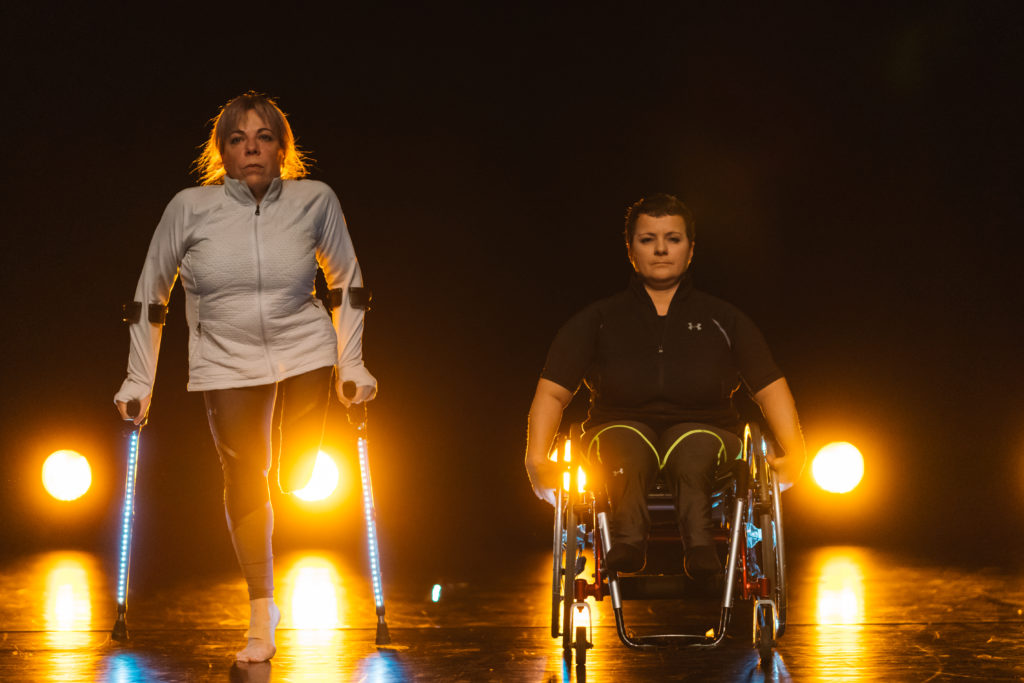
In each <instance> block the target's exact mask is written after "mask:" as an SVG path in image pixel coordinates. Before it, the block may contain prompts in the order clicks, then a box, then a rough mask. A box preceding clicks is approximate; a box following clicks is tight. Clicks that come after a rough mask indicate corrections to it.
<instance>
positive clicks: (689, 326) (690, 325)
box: [686, 323, 700, 332]
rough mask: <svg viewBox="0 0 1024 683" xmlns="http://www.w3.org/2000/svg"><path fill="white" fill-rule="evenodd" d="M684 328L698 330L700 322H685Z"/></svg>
mask: <svg viewBox="0 0 1024 683" xmlns="http://www.w3.org/2000/svg"><path fill="white" fill-rule="evenodd" d="M686 328H687V329H689V330H697V331H698V332H700V323H686Z"/></svg>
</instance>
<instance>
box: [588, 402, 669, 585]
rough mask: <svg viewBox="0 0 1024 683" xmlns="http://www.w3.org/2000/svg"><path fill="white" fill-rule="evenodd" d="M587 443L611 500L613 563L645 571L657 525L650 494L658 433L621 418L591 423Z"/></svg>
mask: <svg viewBox="0 0 1024 683" xmlns="http://www.w3.org/2000/svg"><path fill="white" fill-rule="evenodd" d="M584 443H585V444H587V454H588V457H589V458H590V460H591V462H594V461H596V462H598V463H600V465H601V469H602V470H603V472H604V479H605V484H606V486H607V488H608V498H609V500H610V501H611V520H610V521H611V528H610V532H611V541H612V551H611V552H609V554H608V564H609V566H611V567H612V568H613V569H616V570H617V571H639V570H640V569H642V568H643V563H644V552H645V550H646V546H647V532H648V530H649V529H650V526H651V516H650V512H648V510H647V503H646V495H647V490H648V489H649V488H650V487H651V485H652V484H653V483H654V479H655V477H657V476H658V455H657V451H656V450H655V444H656V443H657V435H656V434H655V433H654V430H652V429H651V428H650V427H648V426H647V425H645V424H641V423H639V422H616V423H611V424H603V425H598V426H597V427H592V428H590V429H588V430H587V433H586V434H585V435H584ZM616 565H617V566H616Z"/></svg>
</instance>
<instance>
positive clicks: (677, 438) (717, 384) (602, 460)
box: [526, 194, 805, 580]
mask: <svg viewBox="0 0 1024 683" xmlns="http://www.w3.org/2000/svg"><path fill="white" fill-rule="evenodd" d="M694 227H695V226H694V221H693V217H692V214H691V213H690V210H689V209H688V208H687V207H686V206H685V205H684V204H683V203H682V202H680V201H679V200H678V199H676V198H675V197H672V196H670V195H665V194H655V195H651V196H649V197H645V198H643V199H641V200H639V201H638V202H636V203H635V204H633V205H632V206H631V207H630V208H629V210H628V211H627V213H626V227H625V238H626V247H627V253H628V256H629V260H630V262H631V263H632V265H633V268H634V270H635V271H636V274H635V276H634V277H633V278H632V279H631V281H630V283H629V286H628V287H627V288H626V290H625V291H623V292H620V293H619V294H616V295H614V296H612V297H609V298H607V299H603V300H601V301H597V302H595V303H593V304H591V305H590V306H588V307H586V308H585V309H583V310H582V311H580V312H579V313H578V314H576V315H575V316H573V317H572V318H571V319H570V320H569V321H568V322H567V323H566V324H565V325H564V326H563V327H562V329H561V330H559V332H558V334H557V335H556V337H555V340H554V342H553V343H552V345H551V348H550V350H549V352H548V356H547V362H546V364H545V367H544V370H543V372H542V374H541V378H540V381H539V382H538V384H537V390H536V393H535V395H534V398H533V403H532V404H531V406H530V416H529V429H528V435H527V448H526V470H527V473H528V475H529V477H530V481H531V483H532V485H533V489H534V492H535V493H536V495H537V496H538V497H539V498H541V499H542V500H546V501H548V502H549V503H551V504H552V505H554V504H555V494H554V487H555V486H557V485H558V482H559V477H560V472H561V469H560V467H559V466H558V465H557V464H556V463H552V462H551V461H549V460H548V457H547V456H548V453H549V451H550V448H551V445H552V442H553V440H554V437H555V434H556V432H557V430H558V427H559V423H560V422H561V419H562V413H563V411H564V409H565V407H566V406H567V405H568V403H569V401H570V400H571V399H572V396H573V394H574V393H575V392H576V390H577V389H578V388H579V385H580V382H583V383H585V384H586V386H587V388H588V389H589V391H590V410H589V415H588V418H587V421H586V422H585V423H584V433H583V439H582V444H583V447H584V448H585V449H586V452H587V454H588V457H589V459H590V460H591V462H592V463H594V462H596V463H599V464H600V468H601V470H602V472H603V476H604V480H605V482H606V485H607V489H608V496H609V500H610V503H611V521H610V527H611V543H612V545H611V550H610V551H609V552H608V555H607V558H606V561H607V566H608V567H609V568H610V569H613V570H616V571H617V572H636V571H640V570H641V569H642V568H643V566H644V562H645V559H644V558H645V553H646V545H647V534H648V529H649V526H650V516H649V513H648V509H647V506H646V504H645V495H646V493H647V491H648V490H649V489H650V488H651V487H652V486H653V485H654V483H655V480H656V479H657V477H658V475H659V472H661V473H662V476H663V479H664V481H665V484H666V486H667V487H668V489H669V490H670V491H671V493H672V496H673V499H674V502H675V506H676V511H677V516H678V524H679V530H680V533H681V535H682V542H683V546H684V551H685V553H684V570H685V572H686V573H687V574H688V575H689V576H690V577H691V578H693V579H695V580H705V579H707V578H709V577H712V576H715V575H717V574H718V573H719V572H720V571H721V569H722V567H721V562H720V560H719V556H718V554H717V553H716V551H715V549H714V545H713V544H714V541H713V539H712V520H711V493H712V490H711V489H712V486H713V483H714V479H715V473H716V469H717V467H718V466H719V465H722V464H724V463H725V462H726V461H728V460H732V459H734V458H736V457H737V456H738V455H739V453H740V450H741V439H740V436H739V434H742V429H743V422H742V421H741V420H740V416H739V413H738V412H737V410H736V408H735V406H734V405H733V394H734V392H735V391H736V390H737V389H738V388H739V385H740V382H741V381H742V382H743V383H744V384H745V385H746V387H747V389H748V390H749V391H750V393H751V395H752V396H753V398H754V401H755V402H756V403H757V404H758V405H759V406H760V408H761V410H762V411H763V412H764V416H765V418H766V420H767V423H768V426H769V427H770V429H771V431H772V433H773V434H774V435H775V438H776V440H777V441H778V443H779V445H780V446H781V448H782V453H783V454H782V455H778V456H771V455H770V456H768V459H769V463H770V464H771V466H772V467H773V468H774V469H775V471H776V475H777V478H778V480H779V481H780V482H781V483H782V485H783V486H787V485H791V484H792V483H793V482H794V481H795V480H796V479H797V478H798V477H799V476H800V472H801V470H802V469H803V465H804V459H805V453H804V442H803V436H802V434H801V432H800V425H799V421H798V418H797V412H796V406H795V404H794V401H793V396H792V394H791V393H790V390H789V386H788V384H787V383H786V380H785V378H784V377H783V375H782V372H781V371H780V370H779V368H778V367H777V366H776V364H775V361H774V360H773V358H772V355H771V352H770V351H769V350H768V346H767V344H766V343H765V341H764V338H763V336H762V335H761V333H760V331H759V330H758V329H757V327H756V326H755V325H754V324H753V322H751V320H750V319H749V318H748V317H747V316H746V315H744V314H743V313H742V312H740V311H739V310H738V309H736V308H735V307H734V306H732V305H731V304H729V303H726V302H725V301H722V300H721V299H718V298H716V297H713V296H710V295H708V294H705V293H704V292H701V291H699V290H697V289H694V287H693V284H692V282H691V278H690V275H689V273H688V270H689V266H690V262H691V260H692V258H693V249H694V234H695V230H694Z"/></svg>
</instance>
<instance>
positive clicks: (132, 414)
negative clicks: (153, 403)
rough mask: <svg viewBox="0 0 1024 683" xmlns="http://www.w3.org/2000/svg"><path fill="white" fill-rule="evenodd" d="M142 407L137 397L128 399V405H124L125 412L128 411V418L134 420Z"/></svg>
mask: <svg viewBox="0 0 1024 683" xmlns="http://www.w3.org/2000/svg"><path fill="white" fill-rule="evenodd" d="M141 409H142V404H141V403H139V399H137V398H133V399H132V400H130V401H128V405H127V406H125V409H124V410H125V412H126V413H128V417H129V419H132V420H134V419H135V418H137V417H138V416H139V411H140V410H141Z"/></svg>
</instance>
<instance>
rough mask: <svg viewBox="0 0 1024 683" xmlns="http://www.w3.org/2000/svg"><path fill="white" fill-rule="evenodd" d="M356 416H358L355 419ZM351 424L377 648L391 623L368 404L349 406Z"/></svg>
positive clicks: (349, 385) (348, 385)
mask: <svg viewBox="0 0 1024 683" xmlns="http://www.w3.org/2000/svg"><path fill="white" fill-rule="evenodd" d="M341 388H342V391H343V393H344V394H345V397H346V398H352V397H353V396H355V395H356V384H355V382H345V383H344V384H342V386H341ZM353 413H357V416H356V418H355V419H354V418H353V415H352V414H353ZM348 421H349V423H351V424H352V425H353V426H354V427H355V428H356V432H357V433H358V434H359V438H358V447H359V474H360V479H361V481H362V484H363V517H364V518H365V519H366V542H367V550H368V553H369V556H370V579H371V580H372V582H373V602H374V604H375V605H376V608H377V641H376V642H377V645H387V644H389V643H390V642H391V634H390V633H389V632H388V624H387V622H386V621H385V620H384V589H383V587H382V585H381V578H380V551H379V549H378V547H377V510H376V508H375V507H374V505H373V481H372V480H371V479H370V456H369V454H368V452H367V448H366V403H365V402H364V403H359V404H352V405H350V406H349V407H348Z"/></svg>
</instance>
